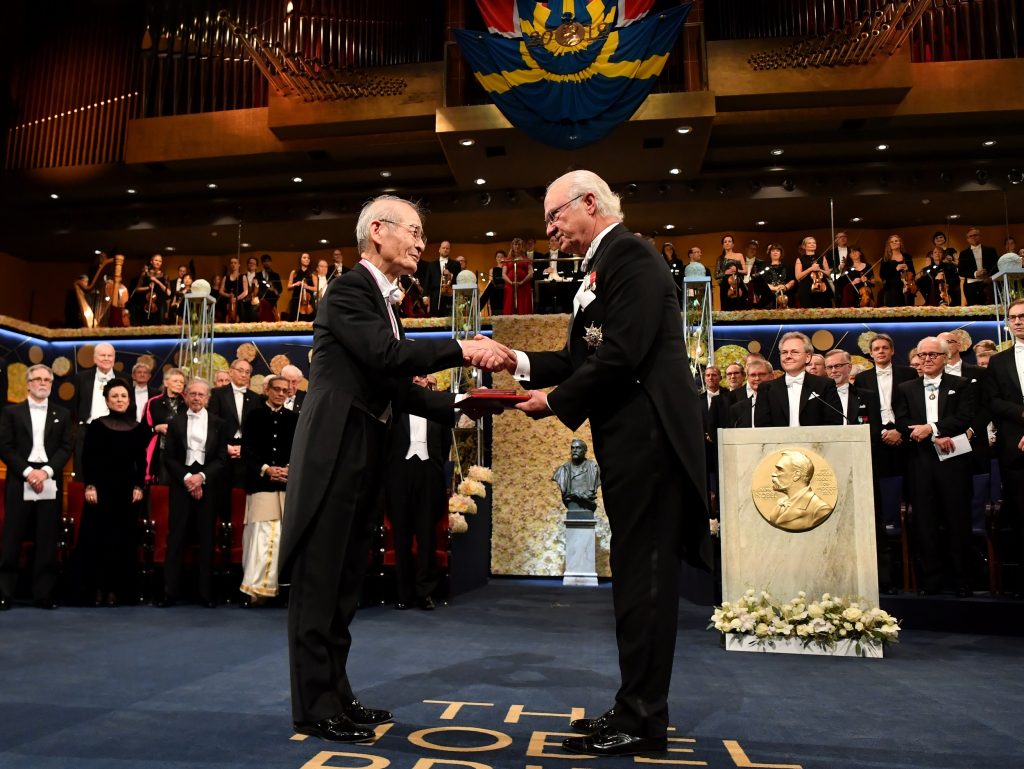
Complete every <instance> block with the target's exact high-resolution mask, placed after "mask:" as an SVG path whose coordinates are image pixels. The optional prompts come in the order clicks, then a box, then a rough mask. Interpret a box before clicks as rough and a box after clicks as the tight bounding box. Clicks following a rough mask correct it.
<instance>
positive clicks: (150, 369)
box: [132, 361, 153, 374]
mask: <svg viewBox="0 0 1024 769" xmlns="http://www.w3.org/2000/svg"><path fill="white" fill-rule="evenodd" d="M141 368H144V369H146V371H148V372H150V373H153V367H152V366H150V365H149V364H148V363H144V362H143V361H139V362H138V363H136V364H135V365H134V366H132V373H133V374H134V373H135V372H136V371H137V370H138V369H141Z"/></svg>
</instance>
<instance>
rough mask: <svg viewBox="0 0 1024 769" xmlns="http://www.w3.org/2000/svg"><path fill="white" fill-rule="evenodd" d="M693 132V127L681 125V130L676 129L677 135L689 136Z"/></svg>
mask: <svg viewBox="0 0 1024 769" xmlns="http://www.w3.org/2000/svg"><path fill="white" fill-rule="evenodd" d="M692 130H693V128H692V127H691V126H688V125H681V126H679V128H677V129H676V133H677V134H688V133H690V131H692Z"/></svg>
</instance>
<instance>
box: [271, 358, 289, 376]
mask: <svg viewBox="0 0 1024 769" xmlns="http://www.w3.org/2000/svg"><path fill="white" fill-rule="evenodd" d="M290 365H292V362H291V361H290V360H288V356H287V355H275V356H274V357H273V358H271V359H270V370H271V371H273V372H274V373H275V374H280V373H281V371H282V370H283V369H284V367H285V366H290Z"/></svg>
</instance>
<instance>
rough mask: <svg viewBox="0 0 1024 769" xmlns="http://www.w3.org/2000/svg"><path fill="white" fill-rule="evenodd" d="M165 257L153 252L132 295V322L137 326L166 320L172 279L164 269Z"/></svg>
mask: <svg viewBox="0 0 1024 769" xmlns="http://www.w3.org/2000/svg"><path fill="white" fill-rule="evenodd" d="M163 265H164V258H163V256H161V255H160V254H153V255H152V256H151V257H150V258H149V262H148V263H147V264H146V266H145V267H143V268H142V274H141V275H140V276H139V279H138V281H137V282H136V284H135V289H134V290H133V291H132V295H131V303H130V305H131V307H130V309H131V314H132V322H133V323H134V324H135V325H136V326H157V325H160V324H162V323H163V322H164V317H165V315H166V312H167V303H168V302H169V301H170V298H171V287H170V281H168V280H167V276H166V275H164V271H163Z"/></svg>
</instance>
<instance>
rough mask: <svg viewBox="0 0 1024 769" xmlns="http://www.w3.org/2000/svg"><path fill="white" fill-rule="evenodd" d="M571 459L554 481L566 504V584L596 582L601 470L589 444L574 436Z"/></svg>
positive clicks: (564, 579) (564, 577) (564, 583)
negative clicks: (589, 456) (596, 514)
mask: <svg viewBox="0 0 1024 769" xmlns="http://www.w3.org/2000/svg"><path fill="white" fill-rule="evenodd" d="M569 453H570V456H571V459H570V460H569V461H568V462H566V463H565V464H564V465H561V466H559V467H558V468H557V469H556V470H555V473H554V475H553V476H551V480H552V481H554V482H555V483H556V484H557V485H558V490H559V491H560V492H561V493H562V502H563V503H564V504H565V507H566V513H565V572H564V574H563V577H562V584H563V585H596V584H597V566H596V557H597V553H596V544H595V529H594V527H595V525H596V521H595V520H594V511H595V510H596V509H597V487H598V486H600V484H601V472H600V470H599V469H598V466H597V463H596V462H594V461H592V460H589V459H587V444H586V443H584V442H583V441H582V440H580V439H579V438H574V439H573V441H572V443H571V444H570V446H569Z"/></svg>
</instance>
